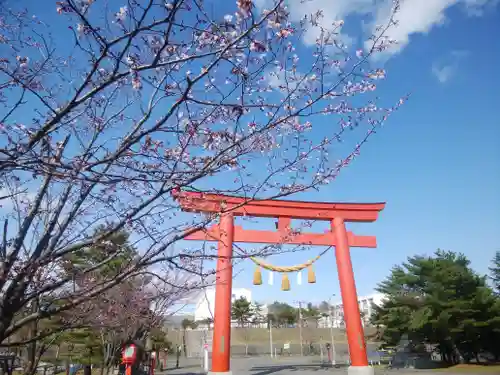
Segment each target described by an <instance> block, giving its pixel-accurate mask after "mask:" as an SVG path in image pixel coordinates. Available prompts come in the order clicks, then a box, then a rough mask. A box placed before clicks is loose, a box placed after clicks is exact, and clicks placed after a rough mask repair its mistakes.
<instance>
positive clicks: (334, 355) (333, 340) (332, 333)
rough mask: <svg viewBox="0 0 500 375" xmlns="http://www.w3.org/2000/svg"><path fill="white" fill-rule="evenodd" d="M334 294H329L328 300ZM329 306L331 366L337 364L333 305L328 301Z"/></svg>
mask: <svg viewBox="0 0 500 375" xmlns="http://www.w3.org/2000/svg"><path fill="white" fill-rule="evenodd" d="M334 296H335V294H332V295H331V296H330V299H329V302H330V301H331V300H332V297H334ZM329 307H330V309H329V310H330V337H331V341H332V366H335V365H336V364H337V352H336V351H335V335H334V332H333V306H332V304H331V302H330V303H329Z"/></svg>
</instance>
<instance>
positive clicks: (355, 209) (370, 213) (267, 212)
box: [173, 191, 385, 375]
mask: <svg viewBox="0 0 500 375" xmlns="http://www.w3.org/2000/svg"><path fill="white" fill-rule="evenodd" d="M173 196H174V198H175V199H176V200H177V201H178V202H179V204H180V206H181V208H182V210H183V211H187V212H205V213H218V214H220V223H219V225H214V226H212V227H211V228H208V229H207V230H200V231H197V232H195V233H192V234H189V235H188V236H186V237H185V238H184V239H186V240H198V241H218V252H217V268H216V289H215V311H214V333H213V343H212V345H213V346H212V371H211V373H212V374H219V373H220V374H226V375H228V374H229V373H230V349H231V342H230V340H231V291H232V278H233V268H232V259H231V258H232V254H233V242H247V243H248V242H251V243H271V244H305V245H322V246H335V258H336V262H337V271H338V275H339V283H340V292H341V296H342V304H343V307H344V320H345V324H346V332H347V341H348V345H349V354H350V357H351V367H350V368H349V372H350V373H353V374H363V375H364V374H373V368H371V367H370V366H368V358H367V355H366V343H365V338H364V331H363V325H362V323H361V317H360V312H359V305H358V297H357V293H356V284H355V281H354V273H353V269H352V263H351V255H350V250H349V247H372V248H374V247H376V246H377V241H376V237H375V236H358V235H355V234H353V233H352V232H349V231H347V230H346V227H345V223H346V222H374V221H375V220H377V218H378V214H379V212H380V211H382V210H383V209H384V207H385V203H325V202H321V203H316V202H301V201H285V200H272V199H269V200H257V199H246V198H242V197H234V196H227V195H219V194H211V193H198V192H186V191H182V192H181V191H176V192H174V194H173ZM234 216H255V217H271V218H277V219H278V229H277V231H264V230H246V229H243V228H242V227H241V226H235V225H234ZM291 219H302V220H322V221H329V222H330V225H331V228H330V230H329V231H326V232H325V233H299V234H294V233H293V232H292V231H291V230H290V221H291Z"/></svg>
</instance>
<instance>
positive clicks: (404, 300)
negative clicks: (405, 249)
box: [372, 250, 498, 363]
mask: <svg viewBox="0 0 500 375" xmlns="http://www.w3.org/2000/svg"><path fill="white" fill-rule="evenodd" d="M377 290H378V291H379V292H380V293H384V294H385V295H386V297H387V298H386V300H385V302H384V303H383V304H382V306H380V307H378V308H376V312H375V315H374V316H373V318H372V320H373V322H374V323H375V324H376V325H381V326H384V327H385V329H384V333H383V336H382V338H383V340H384V341H385V342H386V343H388V344H391V345H395V344H397V343H398V342H399V340H400V339H401V337H402V335H403V334H408V335H409V337H410V339H411V340H412V341H413V342H416V343H433V344H438V345H439V349H440V351H441V354H442V356H443V358H444V359H445V360H446V361H448V362H450V363H456V362H458V361H459V359H460V357H462V358H464V359H465V360H466V361H468V360H470V359H472V358H476V359H478V353H479V351H480V350H481V348H482V347H483V346H484V345H485V344H486V341H491V340H492V339H491V338H490V339H488V340H487V339H486V338H487V336H488V335H491V332H493V328H494V325H495V324H496V317H495V314H496V313H497V312H496V311H497V310H496V309H497V302H498V301H497V299H496V297H495V296H494V295H493V293H492V290H491V289H490V288H488V286H487V285H486V280H485V277H480V276H479V275H477V274H476V273H475V272H474V271H473V270H472V269H471V268H470V262H469V260H468V259H467V258H466V257H465V256H464V255H462V254H456V253H453V252H450V251H442V250H438V251H436V253H435V254H434V256H430V257H423V256H414V257H410V258H408V260H407V262H405V263H403V264H402V265H400V266H396V267H394V268H393V269H392V271H391V274H390V275H389V277H387V279H385V280H384V281H383V282H381V283H380V284H379V286H378V288H377Z"/></svg>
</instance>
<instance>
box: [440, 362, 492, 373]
mask: <svg viewBox="0 0 500 375" xmlns="http://www.w3.org/2000/svg"><path fill="white" fill-rule="evenodd" d="M435 371H438V372H444V373H446V372H453V373H460V374H468V373H473V374H500V365H465V364H463V365H456V366H451V367H446V368H441V369H437V370H435Z"/></svg>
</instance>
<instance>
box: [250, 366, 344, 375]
mask: <svg viewBox="0 0 500 375" xmlns="http://www.w3.org/2000/svg"><path fill="white" fill-rule="evenodd" d="M343 367H347V366H345V365H343V366H340V365H338V366H335V368H338V369H341V368H343ZM331 368H332V365H330V364H303V365H300V364H293V365H274V366H254V367H252V368H251V369H250V372H251V373H252V375H270V374H273V373H276V372H280V371H290V372H295V371H322V370H330V369H331Z"/></svg>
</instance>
